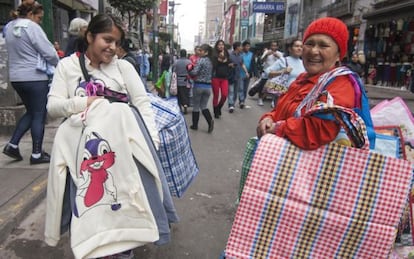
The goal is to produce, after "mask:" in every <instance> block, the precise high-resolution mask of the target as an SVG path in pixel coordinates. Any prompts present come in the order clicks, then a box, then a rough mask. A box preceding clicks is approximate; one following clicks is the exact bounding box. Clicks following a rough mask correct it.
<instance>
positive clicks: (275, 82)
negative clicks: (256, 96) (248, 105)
mask: <svg viewBox="0 0 414 259" xmlns="http://www.w3.org/2000/svg"><path fill="white" fill-rule="evenodd" d="M285 64H286V67H287V66H288V63H287V59H286V58H285ZM288 88H289V74H286V73H283V74H281V75H279V76H276V77H273V78H271V79H268V80H267V82H266V84H265V86H264V91H265V92H266V93H268V94H274V95H277V96H279V95H282V94H284V93H286V92H287V90H288Z"/></svg>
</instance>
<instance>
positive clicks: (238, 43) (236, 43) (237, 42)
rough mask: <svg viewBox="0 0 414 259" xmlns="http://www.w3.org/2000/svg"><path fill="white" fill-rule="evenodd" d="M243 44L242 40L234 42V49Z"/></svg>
mask: <svg viewBox="0 0 414 259" xmlns="http://www.w3.org/2000/svg"><path fill="white" fill-rule="evenodd" d="M240 46H241V42H240V41H236V42H234V43H233V50H235V49H237V48H238V47H240Z"/></svg>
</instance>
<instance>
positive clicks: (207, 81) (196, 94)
mask: <svg viewBox="0 0 414 259" xmlns="http://www.w3.org/2000/svg"><path fill="white" fill-rule="evenodd" d="M199 53H200V58H199V59H198V61H197V64H196V65H195V66H193V65H192V64H189V65H188V70H189V74H190V75H191V76H195V77H196V79H195V81H194V89H193V112H192V122H193V123H192V125H191V126H190V128H191V129H193V130H197V129H198V120H199V118H200V110H201V112H202V114H203V116H204V118H205V119H206V121H207V123H208V133H211V132H213V129H214V120H213V118H212V116H211V113H210V110H209V109H208V107H207V105H208V100H209V99H210V95H211V76H212V72H213V62H212V54H213V53H212V48H211V47H210V46H209V45H208V44H203V45H201V46H200V51H199Z"/></svg>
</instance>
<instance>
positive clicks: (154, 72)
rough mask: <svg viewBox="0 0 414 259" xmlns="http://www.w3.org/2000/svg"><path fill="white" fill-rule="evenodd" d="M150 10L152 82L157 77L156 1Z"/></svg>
mask: <svg viewBox="0 0 414 259" xmlns="http://www.w3.org/2000/svg"><path fill="white" fill-rule="evenodd" d="M152 12H153V14H154V17H153V19H154V20H153V22H152V26H153V29H152V42H153V43H154V49H153V50H152V83H153V84H155V82H156V81H157V79H158V21H159V15H158V3H157V2H156V3H154V5H153V6H152Z"/></svg>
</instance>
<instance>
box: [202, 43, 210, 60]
mask: <svg viewBox="0 0 414 259" xmlns="http://www.w3.org/2000/svg"><path fill="white" fill-rule="evenodd" d="M200 49H202V50H204V51H205V52H207V57H208V58H209V59H210V60H211V61H213V48H212V47H211V46H210V45H208V44H203V45H201V46H200Z"/></svg>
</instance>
